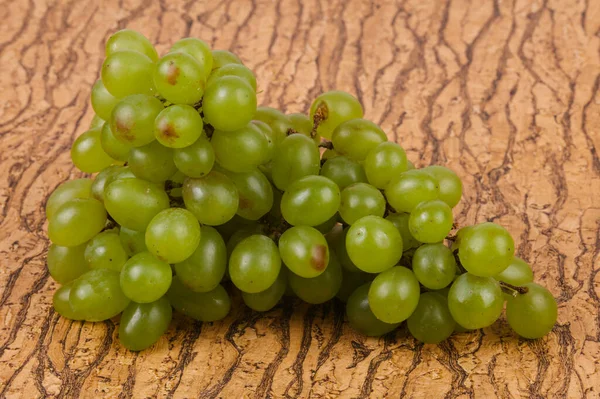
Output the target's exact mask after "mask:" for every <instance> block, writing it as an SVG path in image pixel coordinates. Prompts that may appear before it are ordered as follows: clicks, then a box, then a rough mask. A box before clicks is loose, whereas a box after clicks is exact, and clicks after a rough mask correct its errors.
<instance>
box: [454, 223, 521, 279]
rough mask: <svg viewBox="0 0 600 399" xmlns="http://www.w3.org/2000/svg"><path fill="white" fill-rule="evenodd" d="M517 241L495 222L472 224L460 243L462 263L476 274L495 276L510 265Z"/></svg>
mask: <svg viewBox="0 0 600 399" xmlns="http://www.w3.org/2000/svg"><path fill="white" fill-rule="evenodd" d="M514 254H515V242H514V241H513V238H512V237H511V235H510V233H509V232H508V231H506V229H505V228H504V227H502V226H499V225H497V224H495V223H489V222H488V223H480V224H478V225H475V226H471V228H469V229H468V230H467V231H465V232H464V234H462V235H461V239H460V243H459V245H458V257H459V258H460V263H461V264H462V265H463V266H464V268H465V269H467V271H468V272H469V273H472V274H474V275H476V276H482V277H490V276H495V275H497V274H499V273H501V272H502V271H504V269H506V268H507V267H508V265H510V262H511V261H512V259H513V256H514Z"/></svg>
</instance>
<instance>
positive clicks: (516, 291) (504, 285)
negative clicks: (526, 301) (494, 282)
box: [498, 281, 529, 297]
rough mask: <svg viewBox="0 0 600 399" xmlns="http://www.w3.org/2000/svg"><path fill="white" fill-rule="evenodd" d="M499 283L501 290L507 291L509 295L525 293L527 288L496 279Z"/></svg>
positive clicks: (527, 290)
mask: <svg viewBox="0 0 600 399" xmlns="http://www.w3.org/2000/svg"><path fill="white" fill-rule="evenodd" d="M498 283H500V287H501V288H502V290H503V291H505V292H507V291H508V292H507V293H508V294H509V295H512V296H514V297H516V296H517V295H518V294H527V293H528V292H529V289H528V288H527V287H517V286H516V285H512V284H508V283H505V282H504V281H498Z"/></svg>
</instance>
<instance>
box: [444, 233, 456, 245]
mask: <svg viewBox="0 0 600 399" xmlns="http://www.w3.org/2000/svg"><path fill="white" fill-rule="evenodd" d="M446 240H448V242H449V243H450V246H452V244H454V242H456V234H453V235H448V237H446Z"/></svg>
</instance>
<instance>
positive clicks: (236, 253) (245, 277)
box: [229, 234, 281, 294]
mask: <svg viewBox="0 0 600 399" xmlns="http://www.w3.org/2000/svg"><path fill="white" fill-rule="evenodd" d="M280 269H281V258H280V257H279V251H278V250H277V245H275V243H274V242H273V241H272V240H271V239H270V238H268V237H265V236H263V235H258V234H257V235H253V236H250V237H248V238H245V239H244V240H242V241H241V242H240V243H239V244H238V245H237V246H236V247H235V249H234V250H233V252H232V253H231V257H230V258H229V276H230V277H231V281H233V284H235V286H236V287H238V288H239V289H240V290H241V291H244V292H248V293H251V294H252V293H257V292H261V291H264V290H266V289H267V288H269V287H270V286H271V285H272V284H273V283H274V282H275V280H277V275H278V274H279V270H280Z"/></svg>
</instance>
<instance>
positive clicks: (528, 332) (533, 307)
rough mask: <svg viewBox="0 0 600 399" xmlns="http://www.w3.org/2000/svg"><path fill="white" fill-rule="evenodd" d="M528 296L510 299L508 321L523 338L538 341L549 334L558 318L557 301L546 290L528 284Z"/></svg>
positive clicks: (523, 295)
mask: <svg viewBox="0 0 600 399" xmlns="http://www.w3.org/2000/svg"><path fill="white" fill-rule="evenodd" d="M524 286H525V288H527V293H526V294H518V295H517V296H516V297H510V298H509V299H508V302H507V304H506V319H507V320H508V324H509V325H510V327H511V328H512V329H513V330H515V332H516V333H517V334H519V335H520V336H521V337H523V338H528V339H537V338H541V337H543V336H544V335H546V334H548V333H549V332H550V331H551V330H552V327H554V324H555V323H556V319H557V317H558V309H557V306H556V300H555V299H554V297H553V296H552V294H551V293H550V291H548V290H547V289H546V288H544V287H542V286H541V285H538V284H535V283H527V284H525V285H524Z"/></svg>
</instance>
